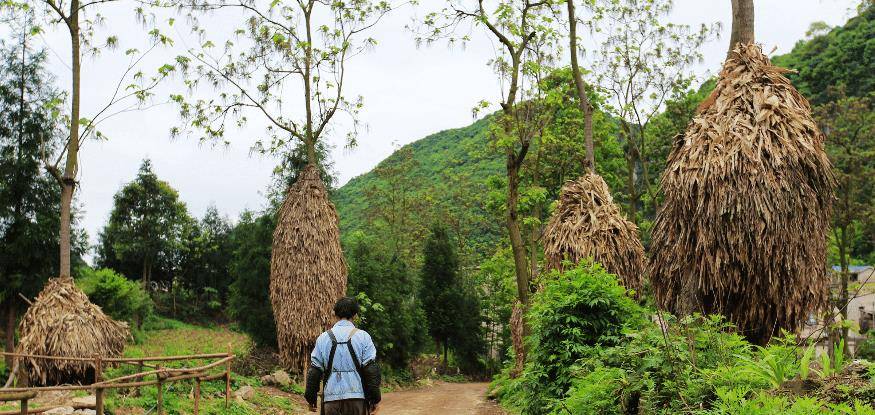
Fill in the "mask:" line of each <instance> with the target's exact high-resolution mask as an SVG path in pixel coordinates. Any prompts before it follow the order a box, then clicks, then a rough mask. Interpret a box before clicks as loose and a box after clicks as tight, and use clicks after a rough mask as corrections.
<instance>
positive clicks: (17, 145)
mask: <svg viewBox="0 0 875 415" xmlns="http://www.w3.org/2000/svg"><path fill="white" fill-rule="evenodd" d="M28 29H29V28H28ZM27 33H28V32H27V31H26V29H25V28H22V30H21V40H20V42H15V43H14V44H6V43H5V42H3V43H2V44H0V246H2V247H3V249H2V250H0V306H2V310H3V313H4V314H5V317H6V320H5V332H6V340H5V344H6V351H7V352H10V351H12V347H13V343H14V339H15V337H14V336H15V326H16V320H17V318H18V314H19V312H20V311H21V310H20V309H21V308H23V306H24V304H23V303H22V302H21V301H20V299H19V294H22V295H24V296H27V297H31V296H33V295H35V294H36V293H37V292H38V291H39V289H40V288H41V287H42V285H43V283H44V282H45V281H46V279H47V278H48V277H50V276H52V275H54V274H57V272H58V271H57V266H56V265H57V262H58V250H59V242H58V235H57V229H58V226H60V225H59V217H60V210H59V205H58V200H59V199H60V192H59V191H58V189H57V187H56V186H55V185H54V183H53V182H52V181H51V180H52V179H51V178H50V177H49V176H48V175H47V174H46V173H44V172H43V171H42V168H41V158H40V155H41V154H42V152H46V153H48V154H50V155H51V153H52V151H53V150H54V149H55V147H57V140H56V139H55V137H54V127H55V122H56V121H57V119H56V118H55V117H54V115H53V114H52V105H53V104H54V103H56V102H57V101H58V99H57V97H58V93H57V91H55V90H54V89H53V88H52V87H51V78H50V77H49V76H48V75H47V74H46V72H45V70H44V69H43V65H44V61H45V54H44V53H42V52H38V51H34V50H32V49H31V48H30V47H28V40H29V39H28V34H27ZM52 258H54V259H52Z"/></svg>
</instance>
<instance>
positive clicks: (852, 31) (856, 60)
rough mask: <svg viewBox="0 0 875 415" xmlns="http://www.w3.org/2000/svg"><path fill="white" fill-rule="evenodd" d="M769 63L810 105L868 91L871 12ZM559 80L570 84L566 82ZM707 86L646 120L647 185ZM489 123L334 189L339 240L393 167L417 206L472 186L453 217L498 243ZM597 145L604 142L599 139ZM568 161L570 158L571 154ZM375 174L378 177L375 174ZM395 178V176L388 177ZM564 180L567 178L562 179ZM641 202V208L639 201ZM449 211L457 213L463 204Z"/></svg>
mask: <svg viewBox="0 0 875 415" xmlns="http://www.w3.org/2000/svg"><path fill="white" fill-rule="evenodd" d="M813 27H817V25H813ZM772 61H773V62H774V63H775V64H777V65H779V66H782V67H786V68H788V69H792V70H794V71H795V72H794V73H790V74H788V75H787V76H788V77H789V78H790V79H791V80H792V81H793V83H794V85H795V86H796V87H797V88H799V90H800V92H802V93H803V94H804V95H805V96H806V97H807V98H809V100H810V101H811V103H812V105H817V104H821V103H823V102H826V101H828V100H829V95H828V94H829V92H828V90H829V87H830V86H837V85H845V86H846V89H847V94H848V95H849V96H859V95H860V94H865V93H866V91H871V90H872V88H873V85H875V73H873V71H872V68H873V67H875V9H872V8H870V9H868V10H864V11H862V12H861V13H860V15H859V16H856V17H854V18H852V19H850V20H849V21H848V22H847V23H846V24H845V25H843V26H838V27H835V28H832V29H829V28H821V31H820V33H817V32H814V33H812V37H811V38H809V39H803V40H800V41H799V42H798V43H797V44H796V46H795V47H794V48H793V50H792V51H791V52H790V53H788V54H785V55H780V56H775V57H773V58H772ZM563 79H566V78H563ZM566 81H567V82H569V83H570V79H566ZM712 88H713V82H705V83H704V84H703V85H702V86H701V88H699V89H698V90H695V91H693V90H691V91H689V92H688V93H686V94H682V95H679V96H675V97H674V98H673V99H672V100H670V101H669V102H668V104H667V106H666V110H665V111H664V112H663V113H662V114H659V115H657V116H656V117H654V119H653V120H652V124H653V127H652V133H651V134H652V135H653V137H650V139H651V140H652V142H653V145H652V146H651V147H652V150H651V151H652V152H653V153H652V154H650V155H648V157H649V158H650V160H649V162H650V163H651V168H652V169H653V171H652V172H651V176H654V177H652V178H651V180H650V181H651V182H652V184H653V185H654V186H655V185H656V182H657V181H658V178H659V174H661V169H662V167H663V163H664V158H665V155H667V151H668V143H669V142H670V140H671V138H672V137H673V136H674V135H675V134H677V133H680V132H682V130H683V128H684V127H685V126H686V124H687V122H689V120H690V117H691V116H692V114H693V110H694V108H695V107H696V106H697V105H698V103H699V102H700V101H701V100H702V99H703V98H704V97H705V96H707V94H708V93H709V92H710V91H711V89H712ZM569 105H570V104H569ZM602 116H604V115H602ZM488 125H489V119H488V118H485V119H480V120H478V121H476V122H474V123H473V124H471V125H469V126H466V127H462V128H457V129H451V130H446V131H441V132H438V133H436V134H432V135H430V136H427V137H425V138H422V139H420V140H417V141H414V142H412V143H410V144H407V145H405V146H403V147H401V148H400V149H398V150H397V151H396V152H395V153H393V154H392V155H391V156H389V157H387V158H386V159H385V160H383V161H382V162H381V163H380V164H379V165H378V166H377V167H376V168H375V169H374V170H372V171H370V172H368V173H365V174H363V175H361V176H358V177H356V178H354V179H352V180H350V181H349V182H348V183H346V184H345V185H344V186H342V187H341V188H339V189H338V190H337V191H336V192H335V193H334V197H333V199H334V202H335V204H336V206H337V210H338V213H339V214H340V220H341V233H342V235H344V236H345V237H348V236H349V235H351V234H352V233H353V232H354V231H357V230H363V229H367V228H368V227H369V226H372V225H373V221H374V220H375V219H374V215H373V213H374V209H375V206H374V200H375V199H374V198H373V197H371V196H373V192H374V189H376V188H377V187H379V186H380V183H381V182H385V176H386V173H385V172H386V171H390V170H392V169H396V170H404V176H405V180H406V181H407V182H408V183H409V188H407V189H402V190H403V191H406V192H410V193H412V194H415V195H418V196H417V198H418V199H419V201H420V202H424V203H428V202H429V201H437V202H440V199H441V196H440V195H445V194H446V192H447V191H451V190H452V189H448V187H450V186H454V185H464V186H473V188H475V189H478V188H479V189H481V190H483V191H475V192H472V193H471V194H472V195H473V200H472V202H475V203H471V204H470V206H469V208H468V210H465V211H460V212H457V214H458V215H467V216H470V217H471V218H474V219H475V220H476V221H477V222H479V223H481V224H489V221H490V218H492V219H493V223H491V224H489V225H488V226H487V225H483V228H482V229H481V230H482V233H477V232H475V234H476V238H477V240H478V241H479V242H481V243H486V244H491V243H494V242H495V241H496V240H497V239H498V238H501V236H502V235H504V230H503V229H502V228H501V226H500V225H501V224H500V222H499V223H495V221H496V220H500V219H501V218H500V217H496V216H495V215H490V213H489V212H488V210H486V209H485V207H486V206H487V205H488V204H489V194H488V192H487V190H488V188H489V186H488V181H489V180H490V177H500V176H502V175H503V172H504V156H503V155H502V154H500V153H499V152H496V151H490V150H489V145H490V143H489V137H488ZM616 131H617V130H613V131H611V130H606V129H602V131H601V132H602V133H603V134H605V133H616ZM596 133H597V134H598V133H599V131H596ZM597 140H598V138H597ZM602 140H603V141H604V140H605V138H604V137H602ZM620 145H622V143H620ZM607 154H609V155H613V156H615V157H616V158H617V159H616V160H604V158H602V159H600V160H598V162H599V164H600V165H603V166H609V167H603V168H602V169H601V170H602V171H601V173H602V175H604V176H606V179H607V181H608V183H609V184H610V185H611V190H612V191H613V192H614V197H615V198H616V199H618V200H620V201H621V202H623V204H624V207H626V208H627V209H626V210H627V211H628V207H627V203H628V201H627V198H628V193H629V192H628V189H626V188H625V187H624V180H625V178H623V177H621V176H622V175H624V174H627V173H628V169H625V166H623V164H624V163H625V161H624V160H623V154H622V152H617V151H610V150H609V151H608V152H607ZM567 157H571V158H573V155H567ZM410 158H412V161H411V160H409V159H410ZM405 163H406V165H405ZM639 169H640V167H639ZM381 171H382V172H384V173H383V174H382V175H381ZM394 174H396V175H397V174H400V171H395V172H394ZM612 176H613V177H612ZM381 177H382V179H381ZM449 177H454V178H456V181H455V182H454V181H448V180H447V178H449ZM571 178H573V177H570V176H569V177H566V179H571ZM612 179H613V180H612ZM460 180H463V181H462V182H460ZM560 184H561V183H560ZM549 190H553V191H555V190H558V189H548V191H549ZM644 204H645V205H646V204H647V201H646V200H645V201H644ZM456 207H457V208H459V209H464V207H463V206H458V205H457V206H456ZM653 213H654V211H653V210H652V209H650V210H649V211H648V210H647V209H646V206H645V211H644V212H643V213H639V214H640V216H641V220H640V221H639V225H640V226H641V227H642V230H643V231H644V237H645V242H646V241H647V231H648V228H649V221H650V220H652V215H653Z"/></svg>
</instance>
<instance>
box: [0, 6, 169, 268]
mask: <svg viewBox="0 0 875 415" xmlns="http://www.w3.org/2000/svg"><path fill="white" fill-rule="evenodd" d="M108 3H121V0H84V1H83V0H35V1H26V2H14V1H9V2H2V3H0V7H2V8H4V9H12V10H14V11H23V12H25V13H30V12H33V16H34V18H35V20H34V22H33V23H31V24H29V25H28V26H29V27H28V30H29V31H30V32H32V33H41V32H43V31H44V30H46V29H47V28H50V27H58V26H61V27H62V29H63V30H62V32H63V33H65V34H66V35H67V39H68V40H69V42H70V58H71V59H70V63H69V65H67V67H68V68H69V69H70V90H69V99H70V100H69V105H70V107H69V108H70V109H69V112H67V113H64V114H63V119H64V124H65V126H64V127H65V129H66V132H67V138H66V140H63V141H62V142H61V143H60V146H59V147H60V151H58V152H57V154H48V153H44V157H43V159H42V162H43V167H44V168H45V169H46V170H47V171H48V172H49V173H50V174H51V175H52V176H53V177H54V178H55V180H56V182H57V185H58V186H59V187H60V206H61V208H60V214H59V217H60V223H59V228H60V231H59V247H60V249H59V268H58V273H59V274H60V276H62V277H70V276H72V274H71V261H72V259H73V258H74V256H73V255H72V254H73V246H74V242H75V233H74V230H73V226H72V224H73V220H72V218H73V200H74V194H75V192H76V186H77V180H78V177H79V163H80V159H79V151H80V149H81V147H82V143H83V142H85V140H87V139H88V138H105V137H104V136H103V134H101V133H100V131H98V130H97V127H98V126H99V125H100V124H101V123H102V122H104V121H106V120H107V119H110V118H112V117H113V116H116V115H118V114H122V113H125V112H129V111H133V110H136V109H143V108H145V107H146V106H148V104H149V101H150V99H151V98H152V96H153V90H154V89H155V88H156V87H157V86H158V85H159V84H160V83H161V81H163V80H164V79H165V78H166V77H167V76H168V75H169V74H171V73H172V72H173V71H174V70H175V67H174V66H173V65H170V64H165V65H161V66H160V67H159V68H158V71H157V73H156V74H155V75H154V76H146V75H145V73H144V72H143V71H141V70H140V69H139V68H140V65H141V63H142V61H143V58H144V57H145V56H146V55H147V54H148V53H149V52H150V51H152V50H154V49H155V48H156V47H158V46H160V45H169V44H172V40H171V39H170V38H168V37H166V36H164V35H163V34H162V33H161V32H160V30H158V28H157V27H153V28H151V29H150V30H149V31H148V36H149V37H150V39H151V43H152V45H151V46H150V47H149V49H147V50H145V51H140V50H138V49H135V48H129V49H126V50H125V52H124V54H125V56H127V57H129V58H130V60H129V63H128V65H127V66H126V67H125V69H124V70H123V71H122V72H121V74H120V75H119V76H118V78H117V81H116V82H112V81H110V82H108V84H109V85H111V87H110V88H113V89H112V93H111V95H110V98H109V99H108V100H107V101H104V102H102V103H96V105H95V108H97V109H96V110H95V112H94V113H93V114H92V115H90V116H86V115H84V114H83V113H85V112H87V110H86V111H83V109H82V102H81V101H82V99H81V98H82V79H81V78H82V76H81V75H82V58H83V57H84V58H88V57H97V56H99V55H100V53H102V52H106V51H110V50H113V49H116V48H117V47H118V46H119V41H118V37H117V36H113V35H111V36H108V37H106V38H105V40H101V39H97V38H96V36H97V30H96V29H97V27H98V26H99V25H102V24H104V23H105V20H106V18H105V15H104V14H101V12H100V11H101V10H103V9H104V8H105V7H107V6H109V5H110V4H108ZM146 4H148V2H141V3H139V5H138V7H135V8H133V10H135V14H136V17H137V18H138V20H139V21H140V23H143V24H144V25H150V24H151V22H152V21H153V20H154V19H152V18H151V17H152V16H149V15H147V12H146V9H145V6H144V5H146Z"/></svg>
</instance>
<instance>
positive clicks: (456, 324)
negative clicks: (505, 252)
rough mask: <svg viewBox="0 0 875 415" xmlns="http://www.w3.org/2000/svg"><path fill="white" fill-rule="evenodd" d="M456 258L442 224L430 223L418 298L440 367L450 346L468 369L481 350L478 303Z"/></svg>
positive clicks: (447, 361)
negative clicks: (462, 278) (464, 279)
mask: <svg viewBox="0 0 875 415" xmlns="http://www.w3.org/2000/svg"><path fill="white" fill-rule="evenodd" d="M458 274H459V259H458V257H457V256H456V252H455V249H454V246H453V243H452V241H451V240H450V235H449V233H448V232H447V230H446V228H445V227H444V226H443V225H437V224H436V225H433V226H432V228H431V234H430V235H429V237H428V239H427V240H426V242H425V247H424V250H423V265H422V274H421V277H420V279H421V281H422V282H421V284H422V286H421V288H420V297H421V298H422V308H423V310H424V311H425V317H426V321H428V332H429V334H430V335H431V337H432V339H434V341H435V346H436V349H437V350H436V351H437V352H438V353H441V352H443V360H444V366H447V364H448V363H449V357H448V356H449V351H450V349H451V348H452V349H453V351H454V352H456V354H457V357H459V358H460V360H461V362H460V363H463V364H464V365H466V366H469V367H468V368H469V369H470V368H472V367H473V366H475V365H476V364H475V363H474V359H476V357H478V356H479V353H481V352H482V350H483V346H484V345H483V343H482V341H483V328H482V324H481V322H482V320H481V317H480V305H479V302H478V300H477V298H476V296H474V295H473V293H472V292H471V289H470V287H469V286H468V285H466V284H465V282H464V281H462V280H461V279H460V278H459V275H458Z"/></svg>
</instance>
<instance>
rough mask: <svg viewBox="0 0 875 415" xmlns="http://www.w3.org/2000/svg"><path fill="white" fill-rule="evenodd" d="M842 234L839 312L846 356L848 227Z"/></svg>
mask: <svg viewBox="0 0 875 415" xmlns="http://www.w3.org/2000/svg"><path fill="white" fill-rule="evenodd" d="M839 232H840V233H841V237H840V239H839V241H838V243H839V263H840V264H841V284H840V288H839V289H840V290H841V291H840V292H839V311H840V312H841V315H842V329H841V338H842V339H844V340H845V346H844V349H843V352H844V353H845V356H848V355H849V354H850V347H851V346H850V344H849V342H848V327H847V325H845V324H844V323H845V320H847V319H848V301H849V299H848V276H849V275H850V272H849V270H848V268H849V266H848V263H849V261H848V248H849V246H848V245H849V244H848V242H849V241H848V226H847V225H846V226H842V227H841V229H839Z"/></svg>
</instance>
